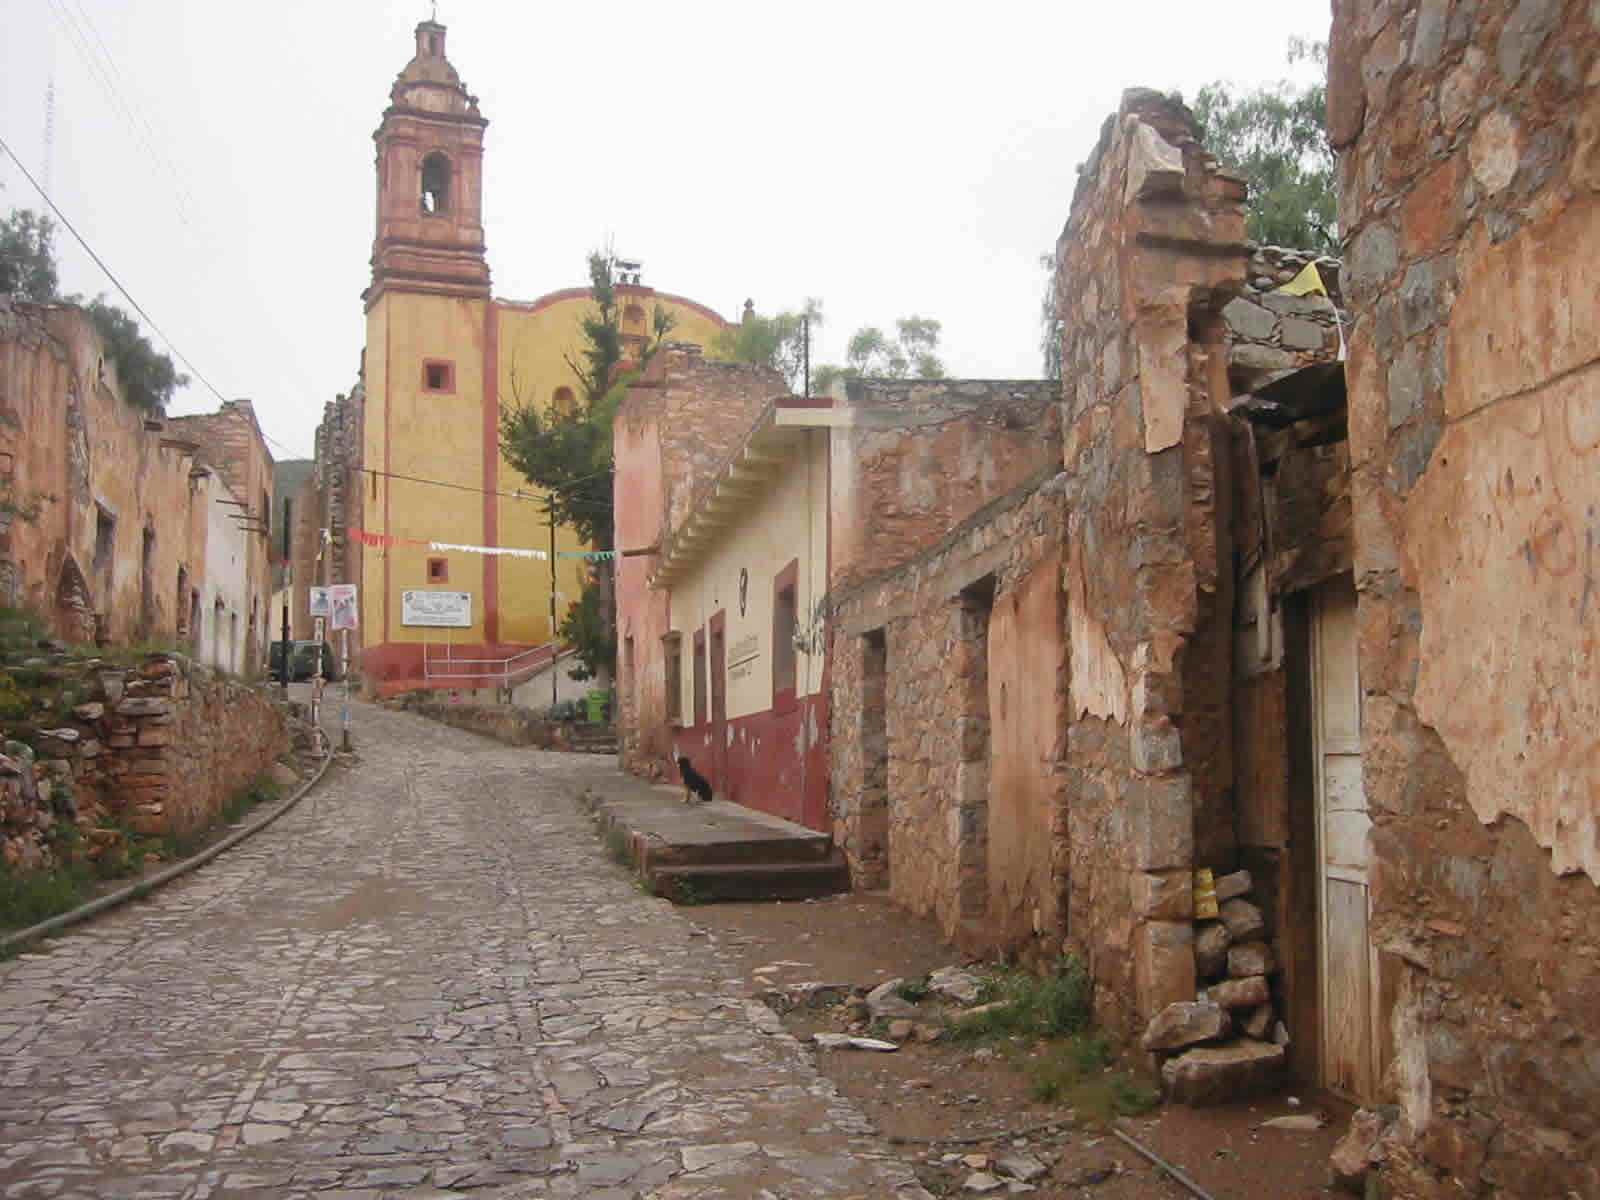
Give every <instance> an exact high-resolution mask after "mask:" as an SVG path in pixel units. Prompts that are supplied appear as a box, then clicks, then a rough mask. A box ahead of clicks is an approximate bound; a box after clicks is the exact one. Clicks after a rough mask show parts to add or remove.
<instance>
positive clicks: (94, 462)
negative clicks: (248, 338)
mask: <svg viewBox="0 0 1600 1200" xmlns="http://www.w3.org/2000/svg"><path fill="white" fill-rule="evenodd" d="M198 459H199V448H198V446H197V445H196V444H195V443H193V442H190V441H186V440H185V439H183V438H180V437H175V436H171V434H170V431H169V430H167V429H164V428H163V426H162V424H161V423H160V422H159V421H152V420H151V418H150V415H149V414H146V413H144V412H142V411H141V410H138V409H136V408H134V407H133V406H132V405H131V404H129V403H127V402H126V401H125V400H124V399H123V398H122V394H121V389H120V385H119V383H118V380H117V377H116V366H115V363H114V362H113V361H112V360H111V359H110V357H109V356H108V355H107V353H106V351H105V348H104V346H102V345H101V342H100V338H99V335H98V334H97V333H96V332H95V330H94V326H93V324H92V323H91V322H90V320H89V318H88V316H87V315H86V314H85V313H84V312H83V311H82V310H81V309H78V308H75V307H73V306H71V305H45V306H40V305H31V304H23V303H17V302H13V301H10V300H5V299H0V470H3V471H4V472H5V473H6V474H8V475H9V480H10V486H11V490H12V492H13V494H14V495H15V496H16V497H18V498H19V499H22V500H25V501H32V502H35V503H34V505H33V507H34V509H35V511H34V512H33V513H32V515H31V519H22V518H21V517H17V518H15V519H13V520H11V521H10V522H9V523H8V525H7V527H6V528H5V529H3V530H0V561H3V562H5V563H8V564H9V566H8V567H7V568H6V573H7V574H8V575H10V577H11V578H12V580H13V583H12V586H11V587H10V589H9V591H10V594H11V596H12V598H13V599H14V601H16V602H18V603H20V604H21V605H23V606H26V607H28V608H31V609H32V610H34V611H35V612H37V613H38V614H39V616H40V617H41V618H43V619H44V620H46V621H47V622H49V623H50V625H51V627H52V629H53V630H54V631H55V633H56V634H57V635H58V636H60V637H63V638H66V639H68V640H71V641H78V642H89V641H93V640H96V639H101V640H105V641H110V642H126V641H130V640H133V639H135V638H138V637H151V638H158V637H176V636H177V634H178V632H179V628H180V624H181V623H183V618H186V617H187V613H182V614H180V611H179V603H178V587H177V583H178V574H179V571H180V569H181V570H182V571H183V572H184V575H185V577H186V578H187V579H188V580H191V581H198V580H200V579H201V578H202V577H203V576H204V573H205V568H206V562H205V529H206V521H205V505H206V504H207V503H209V499H210V496H209V489H197V488H195V487H193V486H191V478H190V473H191V471H192V470H194V469H195V468H196V466H197V465H198ZM197 491H198V492H200V493H201V494H199V495H197ZM147 541H148V547H149V549H148V553H147V551H146V544H147Z"/></svg>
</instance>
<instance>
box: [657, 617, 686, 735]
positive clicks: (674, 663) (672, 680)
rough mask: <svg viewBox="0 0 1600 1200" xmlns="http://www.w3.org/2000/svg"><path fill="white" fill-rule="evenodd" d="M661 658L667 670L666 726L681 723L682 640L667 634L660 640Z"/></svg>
mask: <svg viewBox="0 0 1600 1200" xmlns="http://www.w3.org/2000/svg"><path fill="white" fill-rule="evenodd" d="M661 658H662V661H663V662H664V663H665V664H666V668H667V724H669V725H681V724H682V723H683V639H682V638H680V637H679V636H678V635H677V634H675V633H669V634H667V636H666V637H664V638H662V639H661Z"/></svg>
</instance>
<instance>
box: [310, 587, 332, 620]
mask: <svg viewBox="0 0 1600 1200" xmlns="http://www.w3.org/2000/svg"><path fill="white" fill-rule="evenodd" d="M311 615H312V616H313V617H331V616H333V600H332V599H331V598H330V597H329V595H328V589H327V588H325V587H314V588H312V589H311Z"/></svg>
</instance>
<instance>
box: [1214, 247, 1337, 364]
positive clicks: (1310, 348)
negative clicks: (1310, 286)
mask: <svg viewBox="0 0 1600 1200" xmlns="http://www.w3.org/2000/svg"><path fill="white" fill-rule="evenodd" d="M1312 265H1314V266H1315V267H1316V269H1317V275H1318V277H1319V278H1320V279H1321V280H1322V283H1323V286H1324V287H1325V288H1326V289H1327V290H1328V292H1329V295H1327V296H1322V295H1319V294H1316V293H1309V294H1306V295H1300V296H1297V295H1292V294H1291V293H1289V292H1285V291H1283V290H1282V289H1283V287H1284V285H1285V284H1289V283H1292V282H1293V281H1294V280H1295V279H1296V278H1298V277H1299V276H1300V275H1301V273H1302V272H1304V271H1305V269H1306V267H1307V266H1312ZM1341 273H1342V268H1341V264H1340V262H1339V260H1338V259H1336V258H1329V257H1327V256H1326V255H1319V254H1313V253H1310V252H1308V251H1305V250H1291V249H1287V248H1285V247H1282V246H1254V247H1252V248H1251V251H1250V263H1249V266H1248V273H1247V274H1246V276H1245V284H1244V287H1243V289H1242V290H1241V291H1240V292H1239V294H1238V295H1237V296H1236V297H1234V299H1232V300H1230V301H1229V302H1228V303H1227V304H1226V305H1224V306H1223V309H1222V319H1223V321H1224V322H1225V323H1226V324H1227V327H1228V377H1229V380H1230V381H1231V382H1232V384H1233V393H1234V395H1243V394H1244V393H1246V392H1253V391H1256V390H1258V389H1260V388H1263V387H1265V386H1267V385H1268V384H1270V383H1272V382H1274V381H1275V380H1277V379H1281V378H1283V377H1284V376H1286V375H1289V374H1292V373H1293V372H1295V371H1298V370H1301V369H1302V368H1304V367H1308V366H1311V365H1313V364H1314V363H1325V362H1334V361H1336V360H1337V359H1338V357H1339V347H1340V340H1339V322H1340V319H1341V317H1340V313H1341V307H1340V306H1341V304H1342V295H1341V293H1340V290H1339V288H1340V276H1341Z"/></svg>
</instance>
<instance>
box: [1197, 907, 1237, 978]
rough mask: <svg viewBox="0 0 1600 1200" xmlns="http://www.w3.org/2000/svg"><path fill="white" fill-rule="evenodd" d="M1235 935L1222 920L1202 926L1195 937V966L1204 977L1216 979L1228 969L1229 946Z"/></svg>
mask: <svg viewBox="0 0 1600 1200" xmlns="http://www.w3.org/2000/svg"><path fill="white" fill-rule="evenodd" d="M1232 944H1233V935H1232V934H1230V933H1229V932H1228V927H1227V926H1226V925H1224V924H1223V923H1222V922H1221V921H1210V922H1207V923H1206V924H1205V925H1202V926H1201V927H1200V932H1199V933H1198V934H1197V935H1196V936H1195V939H1194V966H1195V970H1196V971H1197V972H1199V974H1200V977H1201V978H1202V979H1214V978H1216V977H1217V976H1218V975H1221V974H1222V973H1223V972H1224V971H1226V970H1227V969H1228V947H1229V946H1230V945H1232Z"/></svg>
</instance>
